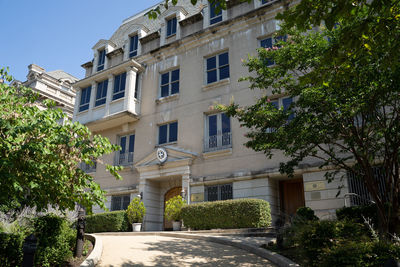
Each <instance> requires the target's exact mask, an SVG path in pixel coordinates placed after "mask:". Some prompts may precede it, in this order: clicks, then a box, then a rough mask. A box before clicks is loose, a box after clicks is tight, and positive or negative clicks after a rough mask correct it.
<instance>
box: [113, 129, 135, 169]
mask: <svg viewBox="0 0 400 267" xmlns="http://www.w3.org/2000/svg"><path fill="white" fill-rule="evenodd" d="M119 145H120V146H121V150H120V151H118V157H117V160H118V165H129V164H132V162H133V152H134V150H135V135H134V134H131V135H125V136H121V137H120V138H119Z"/></svg>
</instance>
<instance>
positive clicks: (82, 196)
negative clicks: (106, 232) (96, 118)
mask: <svg viewBox="0 0 400 267" xmlns="http://www.w3.org/2000/svg"><path fill="white" fill-rule="evenodd" d="M0 78H1V79H2V80H3V82H1V83H0V177H1V179H0V206H1V208H2V210H3V211H9V210H11V209H19V208H24V207H35V208H36V209H37V211H43V210H46V209H47V207H48V206H49V205H50V206H52V207H55V208H58V209H60V210H62V211H64V210H66V209H71V210H72V209H74V207H75V205H76V204H81V205H83V206H85V207H86V208H87V210H88V211H89V212H90V211H91V207H92V205H99V206H101V207H102V208H105V206H104V203H103V202H104V200H105V197H104V191H103V190H101V189H100V186H99V185H98V184H97V183H95V182H94V181H93V177H92V176H90V175H88V174H86V173H85V172H84V171H82V170H81V169H80V168H79V167H78V166H79V163H80V162H85V163H86V164H91V165H93V164H94V161H95V160H97V159H99V158H100V157H101V156H102V155H104V154H107V153H111V152H112V151H115V150H117V149H118V148H119V147H118V146H116V145H111V144H110V142H109V140H108V139H106V138H104V137H101V136H99V135H94V136H93V135H92V134H91V133H90V131H89V129H88V128H87V127H85V126H83V125H81V124H80V123H78V122H75V123H72V122H69V121H67V122H65V123H64V124H63V125H61V124H59V123H58V121H59V120H60V119H61V118H63V117H64V116H65V115H64V114H63V112H62V111H61V109H57V108H54V103H52V101H49V100H45V101H42V100H40V99H39V95H38V94H36V93H35V92H33V91H32V90H31V89H30V88H26V87H23V86H18V87H13V86H10V85H9V83H10V82H11V80H12V77H11V76H9V75H8V74H7V72H6V70H5V69H0ZM44 107H46V108H44ZM107 169H108V171H110V172H111V173H112V174H113V175H114V176H115V177H116V178H121V177H120V176H119V174H118V173H117V171H118V170H119V168H118V167H114V166H107Z"/></svg>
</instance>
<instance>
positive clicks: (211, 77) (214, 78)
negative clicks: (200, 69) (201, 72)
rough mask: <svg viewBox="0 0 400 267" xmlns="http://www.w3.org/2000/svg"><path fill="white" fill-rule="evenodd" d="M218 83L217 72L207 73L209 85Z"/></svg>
mask: <svg viewBox="0 0 400 267" xmlns="http://www.w3.org/2000/svg"><path fill="white" fill-rule="evenodd" d="M216 81H217V70H212V71H209V72H207V83H213V82H216Z"/></svg>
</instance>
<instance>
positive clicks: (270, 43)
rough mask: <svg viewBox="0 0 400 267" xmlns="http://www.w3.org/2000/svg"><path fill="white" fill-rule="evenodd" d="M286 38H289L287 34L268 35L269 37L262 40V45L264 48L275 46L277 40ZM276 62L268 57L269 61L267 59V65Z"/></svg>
mask: <svg viewBox="0 0 400 267" xmlns="http://www.w3.org/2000/svg"><path fill="white" fill-rule="evenodd" d="M286 39H287V38H286V36H277V37H275V38H272V37H268V38H265V39H262V40H260V46H261V47H263V48H273V46H274V45H275V44H276V43H277V42H280V41H286ZM274 64H275V62H274V61H273V60H271V59H267V61H266V65H267V66H271V65H274Z"/></svg>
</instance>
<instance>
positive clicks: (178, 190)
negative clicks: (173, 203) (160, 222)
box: [163, 186, 182, 230]
mask: <svg viewBox="0 0 400 267" xmlns="http://www.w3.org/2000/svg"><path fill="white" fill-rule="evenodd" d="M181 191H182V187H181V186H178V187H173V188H171V189H169V190H168V191H167V192H166V193H165V195H164V211H165V203H166V202H167V201H168V200H169V199H171V198H173V197H174V196H178V195H180V194H181ZM163 214H164V212H163ZM164 230H172V221H168V220H167V219H165V217H164Z"/></svg>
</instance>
